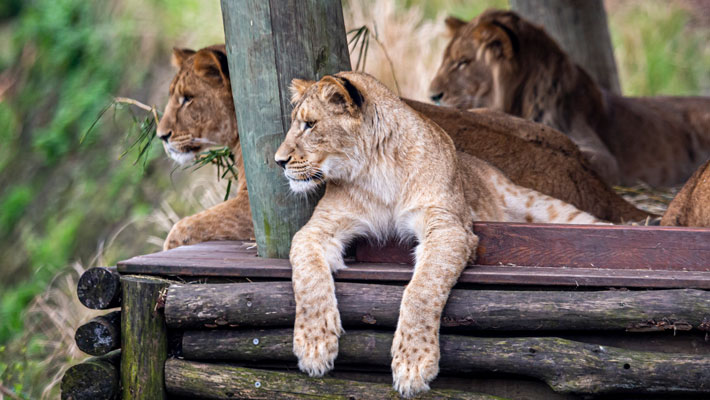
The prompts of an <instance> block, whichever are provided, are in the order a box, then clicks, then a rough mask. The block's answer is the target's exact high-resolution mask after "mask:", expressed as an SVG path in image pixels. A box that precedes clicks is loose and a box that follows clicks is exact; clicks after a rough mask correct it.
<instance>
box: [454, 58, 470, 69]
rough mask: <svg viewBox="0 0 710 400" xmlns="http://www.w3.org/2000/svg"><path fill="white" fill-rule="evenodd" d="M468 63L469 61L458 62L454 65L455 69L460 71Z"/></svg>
mask: <svg viewBox="0 0 710 400" xmlns="http://www.w3.org/2000/svg"><path fill="white" fill-rule="evenodd" d="M468 63H469V60H460V61H459V62H458V63H456V68H457V69H461V68H463V67H465V66H467V65H468Z"/></svg>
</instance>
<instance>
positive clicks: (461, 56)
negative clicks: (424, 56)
mask: <svg viewBox="0 0 710 400" xmlns="http://www.w3.org/2000/svg"><path fill="white" fill-rule="evenodd" d="M446 22H447V25H448V27H449V29H450V31H451V33H452V34H453V38H452V39H451V42H450V43H449V45H448V46H447V48H446V51H445V53H444V59H443V61H442V63H441V66H440V67H439V71H438V72H437V75H436V77H435V78H434V79H433V80H432V82H431V86H430V91H431V96H432V99H433V100H435V101H438V102H441V103H442V104H446V105H451V106H454V107H457V108H460V109H469V108H472V107H491V108H494V109H496V110H499V111H503V112H505V113H508V114H512V115H516V116H519V117H522V118H525V119H529V120H532V121H535V122H540V123H543V124H545V125H548V126H551V127H553V128H555V129H558V130H559V131H561V132H563V133H565V134H567V135H568V136H569V137H570V138H571V139H572V140H573V141H574V142H575V143H576V144H577V145H578V146H579V148H580V150H581V151H582V153H583V154H584V155H585V157H586V158H587V159H588V160H589V161H590V162H591V164H592V166H593V167H594V169H595V170H596V171H597V172H599V174H600V175H601V176H602V177H603V178H604V179H605V180H606V181H607V182H608V183H610V184H617V183H622V184H624V185H634V184H636V183H638V181H643V182H646V183H648V184H650V185H652V186H672V185H677V184H680V183H683V182H684V181H685V180H686V179H688V177H689V176H690V175H691V174H692V173H693V171H694V170H695V169H696V168H697V167H698V166H699V165H700V164H701V163H702V162H703V161H705V160H706V159H707V158H708V157H710V99H709V98H701V97H652V98H630V97H622V96H617V95H615V94H613V93H610V92H607V91H606V90H604V89H602V88H600V87H599V86H598V85H597V84H596V83H595V82H594V81H593V80H592V78H591V77H590V76H589V75H588V74H587V72H586V71H585V70H584V69H583V68H582V67H580V66H579V65H577V64H575V63H574V62H572V60H571V59H570V58H569V56H567V54H566V53H565V52H564V51H563V50H562V49H561V48H560V47H559V46H558V45H557V43H556V42H555V41H554V40H553V39H552V38H551V37H550V36H548V35H547V33H546V32H545V31H544V30H543V29H542V28H541V27H539V26H537V25H535V24H532V23H530V22H528V21H526V20H525V19H523V18H521V17H519V16H518V15H517V14H516V13H514V12H512V11H500V10H489V11H486V12H484V13H483V14H481V15H480V16H478V17H477V18H475V19H474V20H473V21H471V22H469V23H467V22H464V21H461V20H459V19H456V18H449V19H447V21H446Z"/></svg>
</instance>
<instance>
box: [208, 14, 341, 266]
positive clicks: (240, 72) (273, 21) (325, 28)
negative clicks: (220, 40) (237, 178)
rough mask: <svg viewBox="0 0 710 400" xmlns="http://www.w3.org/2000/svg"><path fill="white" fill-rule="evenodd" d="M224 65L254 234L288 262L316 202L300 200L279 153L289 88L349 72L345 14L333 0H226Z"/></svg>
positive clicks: (265, 252) (267, 253) (263, 251)
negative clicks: (300, 81)
mask: <svg viewBox="0 0 710 400" xmlns="http://www.w3.org/2000/svg"><path fill="white" fill-rule="evenodd" d="M222 16H223V18H224V31H225V36H226V47H227V58H228V60H229V73H230V76H233V77H239V79H233V80H231V85H232V94H233V97H234V106H235V110H236V114H237V124H238V127H239V139H240V143H241V146H242V155H243V158H244V166H245V171H246V179H247V187H248V189H249V203H250V204H251V210H252V220H253V222H254V234H255V236H256V241H257V243H259V252H260V255H261V256H263V257H277V258H287V257H288V251H289V248H290V246H291V237H292V236H293V234H294V233H296V231H298V229H300V227H301V226H302V225H303V224H305V223H306V221H308V218H310V215H311V212H312V211H313V207H314V206H315V204H316V202H317V200H318V197H319V196H309V197H308V198H305V197H302V198H298V199H296V201H294V198H293V197H292V196H291V194H290V193H289V190H288V189H287V187H286V186H285V181H284V179H285V178H284V177H283V175H282V173H281V169H280V168H279V167H278V166H276V164H275V162H274V153H275V152H276V149H277V148H278V146H279V145H280V144H281V141H283V138H284V137H285V135H286V132H287V131H288V127H289V126H290V113H291V105H290V104H289V99H290V94H289V90H288V86H289V85H290V84H291V79H293V78H303V79H319V78H320V77H322V76H323V75H325V74H329V73H330V74H332V73H336V72H339V71H341V70H348V69H350V58H349V54H348V48H347V40H346V37H345V27H344V24H343V15H342V9H341V5H340V2H339V1H331V0H308V1H297V0H271V1H263V0H245V1H238V2H237V1H231V0H222Z"/></svg>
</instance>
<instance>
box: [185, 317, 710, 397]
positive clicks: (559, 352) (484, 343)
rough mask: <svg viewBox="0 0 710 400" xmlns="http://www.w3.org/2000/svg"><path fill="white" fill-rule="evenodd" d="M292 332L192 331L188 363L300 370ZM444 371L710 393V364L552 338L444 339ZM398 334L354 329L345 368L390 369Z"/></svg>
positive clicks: (598, 388) (588, 386)
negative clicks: (288, 365) (251, 364)
mask: <svg viewBox="0 0 710 400" xmlns="http://www.w3.org/2000/svg"><path fill="white" fill-rule="evenodd" d="M292 337H293V332H292V331H291V330H286V329H285V330H264V331H230V330H216V331H188V332H185V335H184V336H183V345H182V349H183V355H184V356H185V358H186V359H201V360H221V361H240V362H257V363H263V362H281V363H283V362H289V363H294V362H295V361H296V357H295V356H294V355H293V344H292ZM439 343H440V348H441V362H440V367H441V369H442V371H446V372H450V373H451V372H454V373H458V374H463V373H480V372H484V371H487V372H498V373H509V374H515V375H522V376H529V377H533V378H537V379H540V380H542V381H544V382H546V383H547V384H548V385H549V386H550V387H551V388H552V389H553V390H555V391H556V392H562V393H583V394H602V393H617V392H625V391H626V392H633V393H635V394H640V393H710V384H709V383H708V382H710V358H708V357H707V356H705V355H689V354H667V353H654V352H647V351H632V350H624V349H619V348H615V347H607V346H599V345H594V344H587V343H580V342H574V341H571V340H566V339H560V338H554V337H547V338H533V337H520V338H482V337H470V336H459V335H441V337H440V339H439ZM391 346H392V333H385V332H375V331H355V330H349V331H348V332H347V333H346V334H344V335H343V336H342V337H341V338H340V344H339V352H338V358H337V360H336V369H337V368H338V367H337V365H338V363H355V364H365V365H376V366H384V367H388V366H389V365H390V363H391V356H390V347H391Z"/></svg>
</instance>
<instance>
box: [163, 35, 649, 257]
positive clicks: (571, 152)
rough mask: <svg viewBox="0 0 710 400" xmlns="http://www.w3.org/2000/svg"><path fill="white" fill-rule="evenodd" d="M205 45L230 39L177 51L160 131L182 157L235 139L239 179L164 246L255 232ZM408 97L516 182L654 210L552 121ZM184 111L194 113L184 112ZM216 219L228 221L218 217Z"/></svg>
mask: <svg viewBox="0 0 710 400" xmlns="http://www.w3.org/2000/svg"><path fill="white" fill-rule="evenodd" d="M205 51H210V52H214V51H222V52H223V51H224V46H223V45H222V46H219V45H217V46H210V47H208V48H205V49H201V50H199V51H198V52H194V51H190V50H176V51H175V52H176V54H175V57H174V64H176V66H177V67H178V68H179V71H178V73H177V75H176V77H175V78H174V80H173V83H172V84H171V87H170V101H169V104H168V106H167V107H166V109H165V114H164V116H163V119H162V120H161V124H160V127H159V129H158V133H159V135H161V136H165V135H166V134H167V132H172V134H171V135H170V137H168V138H167V143H166V146H168V145H170V147H169V148H168V153H169V154H170V155H171V156H172V157H173V158H175V159H176V160H177V161H179V162H186V161H189V160H191V159H192V158H194V155H195V153H196V152H197V151H199V149H201V146H202V145H203V144H219V145H226V146H230V147H231V148H232V150H233V152H234V154H235V156H236V157H237V159H236V160H235V161H236V164H237V170H238V175H239V180H238V183H239V185H238V187H237V190H236V193H237V195H236V197H235V198H233V199H230V200H228V201H227V202H226V203H224V204H221V205H219V206H216V207H213V208H210V209H208V210H205V211H203V212H201V213H199V214H196V215H193V216H190V217H186V218H184V219H183V220H181V221H180V222H178V223H177V224H176V225H175V226H174V227H173V229H172V230H171V231H170V234H169V235H168V238H167V240H166V241H165V248H166V249H170V248H173V247H177V246H182V245H186V244H193V243H198V242H203V241H207V240H235V239H249V238H251V237H253V226H252V224H251V212H250V209H249V199H248V194H247V191H246V181H245V180H244V179H243V177H244V166H243V163H242V161H241V148H240V146H239V135H238V130H237V121H236V115H235V113H234V103H233V100H232V93H231V89H230V86H229V81H228V79H229V76H228V72H227V71H226V70H225V71H223V74H224V75H225V76H224V79H223V80H221V81H218V82H212V81H211V80H206V79H204V78H203V75H204V74H198V73H197V72H196V65H195V57H196V56H197V54H200V53H201V52H205ZM203 64H204V63H203ZM202 67H203V68H204V65H202ZM186 94H187V95H189V96H190V97H192V102H191V103H190V104H188V105H187V106H183V107H184V108H182V107H180V103H181V101H180V99H181V98H182V97H183V96H184V95H186ZM406 101H407V103H408V104H409V105H410V106H411V107H413V108H414V109H415V110H417V111H418V112H420V113H422V114H423V115H425V116H427V117H428V118H431V119H432V120H433V121H434V122H436V123H437V124H438V125H440V126H441V127H442V128H443V129H444V130H445V131H447V133H448V134H449V136H451V138H452V139H453V141H454V145H455V146H456V148H457V149H458V150H461V151H463V152H465V153H468V154H471V155H474V156H476V157H479V158H481V159H483V160H485V161H487V162H489V163H491V164H493V165H494V166H496V167H497V168H498V169H500V170H501V171H503V173H504V174H505V175H506V176H507V177H509V178H510V179H511V180H512V181H513V182H515V183H517V184H518V185H521V186H525V187H529V188H532V189H534V190H537V191H539V192H542V193H545V194H547V195H549V196H552V197H555V198H558V199H561V200H563V201H565V202H568V203H571V204H573V205H575V206H576V207H577V208H580V209H582V210H584V211H587V212H589V213H591V214H593V215H595V216H597V217H599V218H601V219H604V220H608V221H613V222H626V221H636V220H642V219H644V218H646V216H647V215H648V214H646V213H644V212H643V211H640V210H638V209H637V208H635V207H633V206H632V205H631V204H629V203H627V202H626V201H624V200H623V199H622V198H621V197H620V196H618V195H617V194H616V193H614V192H613V190H611V188H610V187H609V186H607V185H606V184H604V183H603V182H602V181H601V180H600V179H599V177H598V176H597V175H596V174H595V173H594V172H592V170H591V168H590V167H589V166H588V164H587V163H586V162H585V161H584V160H583V157H581V155H580V154H579V151H578V150H577V148H576V147H575V146H574V144H573V143H572V142H571V141H570V140H569V139H568V138H567V137H565V136H564V135H563V134H561V133H559V132H557V131H555V130H553V129H549V128H546V127H545V126H544V125H541V124H535V123H531V122H528V121H524V120H521V119H516V118H511V117H510V116H507V115H504V114H502V113H496V112H481V113H476V114H472V113H467V112H461V111H457V110H455V109H451V108H443V107H436V106H431V105H428V104H424V103H419V102H415V101H411V100H406ZM184 113H189V114H190V115H189V116H187V117H186V116H184V115H183V114H184ZM180 144H182V146H181V145H180ZM214 221H224V224H217V225H215V224H213V222H214Z"/></svg>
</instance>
